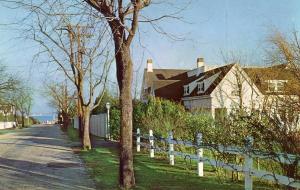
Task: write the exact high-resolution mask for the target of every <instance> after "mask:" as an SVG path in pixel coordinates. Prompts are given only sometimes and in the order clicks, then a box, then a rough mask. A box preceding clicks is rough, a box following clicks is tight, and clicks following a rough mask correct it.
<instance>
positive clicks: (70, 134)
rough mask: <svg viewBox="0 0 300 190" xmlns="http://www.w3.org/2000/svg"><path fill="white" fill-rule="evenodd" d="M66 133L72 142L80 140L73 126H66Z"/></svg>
mask: <svg viewBox="0 0 300 190" xmlns="http://www.w3.org/2000/svg"><path fill="white" fill-rule="evenodd" d="M67 135H68V137H69V139H70V140H71V141H73V142H77V141H80V139H79V136H78V130H77V129H75V128H73V127H68V129H67Z"/></svg>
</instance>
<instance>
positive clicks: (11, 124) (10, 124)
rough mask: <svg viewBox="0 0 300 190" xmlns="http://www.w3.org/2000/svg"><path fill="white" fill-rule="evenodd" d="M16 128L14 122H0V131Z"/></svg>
mask: <svg viewBox="0 0 300 190" xmlns="http://www.w3.org/2000/svg"><path fill="white" fill-rule="evenodd" d="M15 126H16V122H0V129H11V128H13V127H15Z"/></svg>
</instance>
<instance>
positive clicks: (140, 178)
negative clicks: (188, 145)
mask: <svg viewBox="0 0 300 190" xmlns="http://www.w3.org/2000/svg"><path fill="white" fill-rule="evenodd" d="M80 155H81V157H82V158H83V160H84V161H85V163H86V165H87V167H88V170H89V172H90V174H91V176H92V177H93V178H94V180H95V182H96V185H97V189H107V190H110V189H118V164H119V160H118V153H117V150H116V149H114V148H107V147H105V148H104V147H102V148H96V149H93V150H91V151H83V152H81V153H80ZM134 165H135V178H136V187H135V188H134V189H137V190H143V189H153V190H158V189H172V190H173V189H175V190H176V189H178V190H179V189H191V190H193V189H203V190H215V189H224V190H226V189H228V190H229V189H232V190H237V189H241V190H242V189H244V184H243V182H238V183H234V182H231V181H222V183H220V180H219V179H218V178H217V177H216V176H215V173H213V172H212V171H210V170H211V168H210V167H206V168H205V175H206V176H205V177H201V178H200V177H198V176H197V175H196V174H195V169H196V168H193V167H190V166H188V165H187V162H185V161H184V160H176V164H175V166H170V165H169V164H168V161H167V160H166V159H165V158H163V157H158V158H155V159H150V158H149V157H148V155H146V154H143V153H138V154H135V157H134ZM254 187H255V188H254V189H257V190H258V189H259V190H262V189H273V187H272V188H271V187H269V188H268V187H266V186H265V185H262V184H260V183H259V182H255V184H254Z"/></svg>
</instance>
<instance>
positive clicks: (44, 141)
mask: <svg viewBox="0 0 300 190" xmlns="http://www.w3.org/2000/svg"><path fill="white" fill-rule="evenodd" d="M19 189H20V190H44V189H49V190H50V189H51V190H59V189H64V190H69V189H70V190H73V189H74V190H75V189H76V190H81V189H82V190H91V189H95V188H94V182H93V181H92V180H91V179H89V176H88V174H87V172H86V170H85V167H84V165H83V163H82V162H81V160H80V159H79V157H78V156H77V155H75V154H73V152H72V149H71V142H70V141H69V140H68V139H67V137H66V136H65V135H64V134H63V133H62V131H61V130H60V129H59V127H58V126H56V125H50V126H49V125H48V126H47V125H39V126H34V127H31V128H27V129H24V130H22V131H20V132H17V133H11V134H6V135H0V190H19Z"/></svg>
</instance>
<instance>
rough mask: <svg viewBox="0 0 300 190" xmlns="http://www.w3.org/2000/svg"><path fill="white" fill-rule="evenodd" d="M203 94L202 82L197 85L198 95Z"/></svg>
mask: <svg viewBox="0 0 300 190" xmlns="http://www.w3.org/2000/svg"><path fill="white" fill-rule="evenodd" d="M201 92H204V82H199V83H198V93H201Z"/></svg>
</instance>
